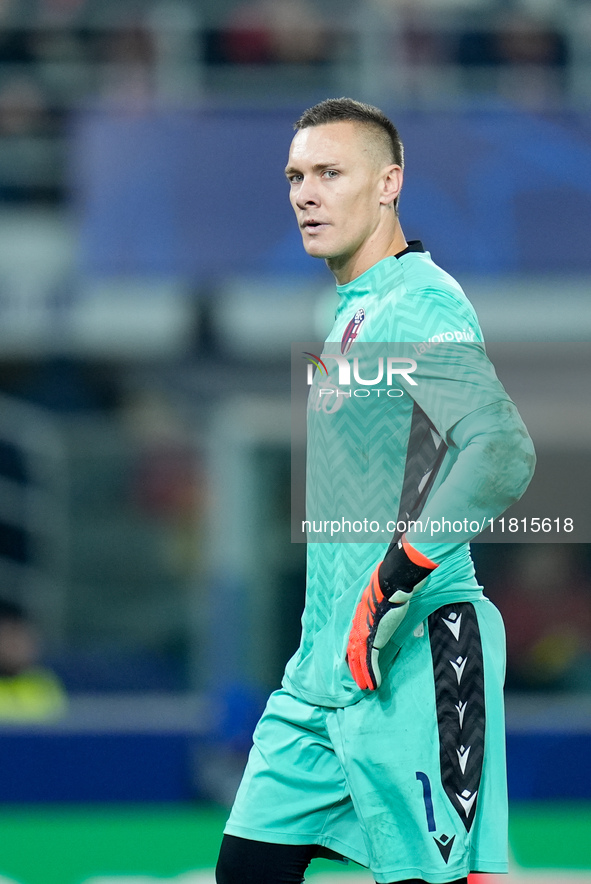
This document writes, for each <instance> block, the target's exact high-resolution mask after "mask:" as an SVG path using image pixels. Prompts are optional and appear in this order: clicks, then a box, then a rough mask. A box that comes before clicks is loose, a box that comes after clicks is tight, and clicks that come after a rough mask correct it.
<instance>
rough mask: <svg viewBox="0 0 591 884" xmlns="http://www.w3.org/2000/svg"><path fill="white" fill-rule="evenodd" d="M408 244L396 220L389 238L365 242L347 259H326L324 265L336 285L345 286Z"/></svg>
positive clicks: (402, 249)
mask: <svg viewBox="0 0 591 884" xmlns="http://www.w3.org/2000/svg"><path fill="white" fill-rule="evenodd" d="M407 245H408V243H407V241H406V239H405V238H404V233H403V232H402V228H401V226H400V223H399V222H398V220H397V221H396V225H395V228H394V230H393V231H391V234H390V236H387V237H380V238H377V239H376V240H375V241H374V242H367V243H365V244H364V246H363V248H361V249H360V250H359V251H358V252H356V253H355V254H354V255H352V256H351V257H349V258H346V259H341V260H342V263H341V260H339V258H327V260H326V264H327V266H328V268H329V270H330V271H331V272H332V273H333V274H334V277H335V279H336V281H337V285H346V284H347V283H348V282H352V281H353V280H354V279H357V277H358V276H361V274H362V273H365V272H366V270H369V269H370V267H373V266H374V265H375V264H377V263H378V262H379V261H382V260H383V259H384V258H388V257H390V256H392V255H397V254H398V253H399V252H402V251H404V249H405V248H406V247H407Z"/></svg>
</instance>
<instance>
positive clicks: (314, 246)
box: [304, 240, 331, 261]
mask: <svg viewBox="0 0 591 884" xmlns="http://www.w3.org/2000/svg"><path fill="white" fill-rule="evenodd" d="M304 249H305V250H306V252H307V253H308V255H310V257H311V258H323V259H324V260H325V261H326V260H327V259H328V258H330V256H331V251H330V249H327V248H326V246H322V245H321V243H319V242H315V241H314V240H312V241H310V240H308V242H304Z"/></svg>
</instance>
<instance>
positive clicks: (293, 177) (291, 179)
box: [288, 175, 303, 184]
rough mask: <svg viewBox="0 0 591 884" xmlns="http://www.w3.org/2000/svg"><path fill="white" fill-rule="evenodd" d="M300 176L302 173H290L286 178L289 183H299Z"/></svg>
mask: <svg viewBox="0 0 591 884" xmlns="http://www.w3.org/2000/svg"><path fill="white" fill-rule="evenodd" d="M302 177H303V176H302V175H290V176H289V179H288V180H289V183H290V184H299V183H300V181H301V180H302Z"/></svg>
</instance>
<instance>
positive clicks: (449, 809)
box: [225, 598, 507, 884]
mask: <svg viewBox="0 0 591 884" xmlns="http://www.w3.org/2000/svg"><path fill="white" fill-rule="evenodd" d="M504 671H505V635H504V629H503V623H502V620H501V616H500V614H499V612H498V611H497V609H496V608H495V607H494V605H492V604H491V602H490V601H488V600H487V599H484V598H481V599H479V600H477V601H475V602H474V603H471V602H458V603H456V604H448V605H445V606H444V607H442V608H440V609H439V610H437V611H435V612H434V613H433V614H431V616H430V617H429V618H428V620H427V621H425V622H424V623H423V624H421V625H420V626H419V627H417V629H415V631H414V633H413V634H412V635H411V636H410V637H409V639H408V640H407V641H406V642H405V643H404V645H403V647H402V649H401V651H400V653H399V654H398V657H397V658H396V660H395V662H394V665H393V666H392V668H391V670H390V672H389V674H388V676H387V678H386V679H385V680H384V682H383V684H382V686H381V688H380V689H379V690H378V691H376V692H372V693H369V692H368V693H367V695H366V696H365V697H363V699H361V700H360V701H359V702H358V703H356V704H354V705H352V706H346V707H344V708H330V707H325V706H324V707H323V706H312V705H310V704H309V703H306V702H304V701H303V700H302V699H300V698H298V697H294V696H292V695H291V694H289V693H287V692H286V691H284V690H280V691H277V692H275V693H274V694H272V696H271V697H270V699H269V702H268V704H267V708H266V709H265V712H264V713H263V716H262V718H261V720H260V722H259V724H258V726H257V728H256V731H255V734H254V746H253V748H252V751H251V754H250V757H249V760H248V765H247V768H246V771H245V773H244V777H243V780H242V783H241V785H240V788H239V790H238V794H237V796H236V800H235V803H234V807H233V809H232V813H231V815H230V819H229V820H228V823H227V825H226V829H225V831H226V833H228V834H230V835H235V836H238V837H241V838H248V839H254V840H259V841H267V842H273V843H278V844H317V845H320V846H321V847H322V848H324V849H325V850H328V851H330V852H332V854H333V855H334V854H336V855H337V856H338V857H341V858H348V859H352V860H354V861H355V862H358V863H360V864H361V865H363V866H366V867H368V868H369V869H371V871H372V873H373V875H374V878H375V880H376V881H377V882H382V884H388V882H393V881H404V880H405V879H408V878H420V879H422V880H424V881H428V882H432V884H443V882H448V881H455V880H456V879H458V878H462V877H464V876H466V875H467V874H468V873H469V872H470V871H475V872H493V873H497V874H499V873H503V872H506V871H507V788H506V770H505V734H504V710H503V681H504Z"/></svg>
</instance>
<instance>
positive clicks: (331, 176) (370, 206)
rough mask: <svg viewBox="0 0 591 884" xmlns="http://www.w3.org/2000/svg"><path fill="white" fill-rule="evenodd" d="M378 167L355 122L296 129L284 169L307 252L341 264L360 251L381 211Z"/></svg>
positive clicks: (372, 146)
mask: <svg viewBox="0 0 591 884" xmlns="http://www.w3.org/2000/svg"><path fill="white" fill-rule="evenodd" d="M384 166H385V163H380V152H379V150H378V149H377V148H376V145H375V144H374V142H373V139H372V138H371V136H370V137H368V135H367V131H366V130H365V131H364V127H363V126H362V125H360V124H357V123H353V122H349V121H343V122H338V123H327V124H326V125H322V126H311V127H309V128H307V129H300V130H299V131H298V132H297V133H296V135H295V137H294V139H293V141H292V143H291V148H290V151H289V160H288V164H287V168H286V170H285V174H286V176H287V179H288V181H289V184H290V194H289V198H290V201H291V204H292V206H293V209H294V211H295V213H296V218H297V220H298V224H299V227H300V231H301V233H302V239H303V243H304V248H305V250H306V251H307V252H308V254H309V255H312V256H314V257H315V258H325V259H329V260H330V259H333V260H336V261H337V262H338V263H341V262H344V261H348V260H350V259H351V258H353V257H354V256H355V255H356V254H357V253H358V252H360V251H361V249H362V248H363V246H364V245H365V243H366V242H367V241H368V240H369V239H370V238H371V237H372V235H373V234H374V233H375V231H376V230H377V228H378V225H379V223H380V219H381V216H382V214H383V211H384V201H383V199H382V176H383V169H384ZM389 208H390V210H391V207H389Z"/></svg>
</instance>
